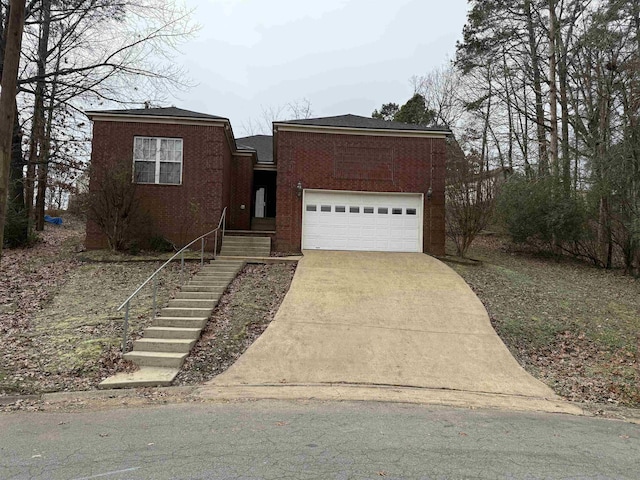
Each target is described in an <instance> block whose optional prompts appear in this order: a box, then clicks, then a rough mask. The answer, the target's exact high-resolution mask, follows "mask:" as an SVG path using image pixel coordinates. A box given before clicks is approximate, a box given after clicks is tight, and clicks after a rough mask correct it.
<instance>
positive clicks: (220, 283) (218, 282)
mask: <svg viewBox="0 0 640 480" xmlns="http://www.w3.org/2000/svg"><path fill="white" fill-rule="evenodd" d="M230 283H231V280H223V279H219V278H211V279H208V278H204V277H203V278H197V279H195V280H191V281H190V282H189V283H188V284H186V285H185V287H186V286H189V287H222V288H225V289H226V288H227V286H228V285H229V284H230Z"/></svg>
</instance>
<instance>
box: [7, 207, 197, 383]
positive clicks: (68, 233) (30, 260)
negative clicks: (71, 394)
mask: <svg viewBox="0 0 640 480" xmlns="http://www.w3.org/2000/svg"><path fill="white" fill-rule="evenodd" d="M65 220H66V221H65V223H64V224H63V225H62V226H55V225H47V226H46V230H45V232H44V233H43V234H42V235H41V241H40V242H39V243H37V244H36V245H35V246H34V247H33V248H30V249H13V250H7V251H6V252H5V256H4V258H3V260H2V269H1V270H0V285H2V287H0V288H1V289H2V290H1V295H0V299H1V300H0V343H1V344H2V345H3V349H2V363H1V364H0V395H9V394H13V395H15V394H39V393H43V392H53V391H65V390H84V389H89V388H95V386H96V385H97V383H98V382H99V381H100V380H102V379H103V378H105V377H106V376H109V375H110V374H112V373H114V372H115V371H120V370H123V369H127V368H130V366H129V365H127V364H126V363H125V362H124V361H123V360H122V358H121V354H120V344H121V341H122V334H123V319H124V310H122V311H120V312H118V311H117V308H118V307H119V306H120V304H121V303H122V302H123V301H124V300H125V299H126V298H127V297H128V296H129V295H130V294H131V293H132V292H133V291H134V290H135V288H136V287H137V286H138V285H140V284H141V283H142V282H143V281H144V280H145V279H146V278H147V277H148V276H149V275H150V274H151V273H153V272H154V270H155V269H157V268H158V266H160V265H161V263H162V262H161V261H139V260H140V258H137V257H129V258H127V257H123V258H118V261H115V262H114V261H107V262H105V263H92V262H86V261H82V260H81V258H82V256H83V254H82V253H80V254H78V253H76V250H79V249H80V248H79V245H80V244H81V242H82V240H83V237H84V228H83V227H84V226H83V222H80V221H78V220H75V219H73V218H68V219H65ZM142 260H145V258H144V257H143V258H142ZM196 269H197V264H194V263H193V262H187V263H186V267H185V272H186V273H185V275H189V274H190V273H191V272H193V271H195V270H196ZM180 279H181V273H180V265H179V263H176V264H172V265H171V266H170V267H168V268H167V269H166V270H165V271H163V273H162V274H161V275H160V277H159V282H158V296H157V302H158V305H159V306H161V305H162V304H164V303H166V302H167V301H168V300H169V298H170V297H171V296H172V294H173V293H174V292H175V291H176V290H177V285H179V283H180ZM152 292H153V290H152V288H151V287H145V288H144V289H143V290H142V291H141V292H140V294H139V295H138V296H137V297H136V298H135V299H134V300H133V301H132V302H131V311H130V323H129V329H128V332H129V345H130V344H131V342H132V340H133V339H135V338H137V337H138V336H139V335H140V333H141V331H142V330H143V329H144V327H145V326H146V325H147V324H148V323H149V322H150V321H151V317H152V305H153V303H152Z"/></svg>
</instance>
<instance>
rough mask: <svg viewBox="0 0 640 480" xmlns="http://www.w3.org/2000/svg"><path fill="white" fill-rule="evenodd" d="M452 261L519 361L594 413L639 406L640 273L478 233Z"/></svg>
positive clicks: (556, 389) (528, 369)
mask: <svg viewBox="0 0 640 480" xmlns="http://www.w3.org/2000/svg"><path fill="white" fill-rule="evenodd" d="M469 257H471V258H473V259H478V260H481V262H480V263H478V264H473V263H472V262H469V263H468V264H466V265H465V264H460V263H450V266H451V267H452V268H454V269H455V270H456V271H457V272H458V273H459V274H460V275H462V277H464V279H465V280H466V281H467V282H468V283H469V284H470V285H471V287H472V288H473V290H474V291H475V292H476V294H477V295H478V296H479V297H480V299H481V300H482V302H483V303H484V305H485V306H486V308H487V310H488V311H489V314H490V317H491V321H492V323H493V326H494V328H495V329H496V331H497V332H498V334H499V335H500V337H501V338H502V340H503V341H504V342H505V344H506V345H507V347H508V348H509V349H510V350H511V352H512V354H513V355H514V356H515V357H516V358H517V359H518V361H519V362H520V364H521V365H522V366H523V367H524V368H525V369H527V371H529V372H530V373H531V374H533V375H535V376H536V377H538V378H539V379H541V380H542V381H544V382H545V383H546V384H547V385H549V386H550V387H551V388H553V389H554V390H555V391H556V392H557V393H558V394H559V395H561V396H563V397H565V398H566V399H568V400H571V401H575V402H580V403H581V404H582V406H583V407H584V408H588V409H591V410H592V411H594V412H596V413H597V412H598V411H599V410H603V409H605V408H609V407H615V406H623V407H634V408H638V407H640V367H639V363H638V355H639V352H638V338H639V337H638V335H639V333H640V279H635V278H633V277H630V276H626V275H623V274H622V273H621V272H619V271H606V270H601V269H597V268H594V267H592V266H590V265H587V264H584V263H581V262H576V261H573V260H570V259H561V260H558V259H556V258H551V257H545V256H540V255H534V254H531V253H527V252H524V251H518V250H516V249H515V247H514V246H512V245H510V244H509V243H508V242H507V241H506V240H505V239H502V238H500V237H493V236H486V237H480V238H479V239H477V241H476V242H475V243H474V245H473V246H472V249H471V251H470V253H469Z"/></svg>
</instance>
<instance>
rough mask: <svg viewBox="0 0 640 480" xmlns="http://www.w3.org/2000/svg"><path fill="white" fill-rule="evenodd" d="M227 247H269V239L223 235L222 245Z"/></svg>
mask: <svg viewBox="0 0 640 480" xmlns="http://www.w3.org/2000/svg"><path fill="white" fill-rule="evenodd" d="M225 243H226V244H228V245H271V238H269V237H244V236H240V235H225V236H224V238H223V239H222V244H223V245H224V244H225Z"/></svg>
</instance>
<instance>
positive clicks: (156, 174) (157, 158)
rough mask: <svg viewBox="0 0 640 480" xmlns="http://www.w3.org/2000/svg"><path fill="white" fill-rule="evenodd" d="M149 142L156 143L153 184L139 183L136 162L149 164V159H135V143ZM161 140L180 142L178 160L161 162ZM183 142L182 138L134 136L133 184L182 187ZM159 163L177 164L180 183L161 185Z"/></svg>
mask: <svg viewBox="0 0 640 480" xmlns="http://www.w3.org/2000/svg"><path fill="white" fill-rule="evenodd" d="M144 140H151V141H155V142H156V151H155V171H154V181H153V182H141V181H138V180H137V179H136V162H151V160H150V159H146V158H136V143H137V142H138V141H144ZM162 140H173V141H177V142H180V160H167V159H164V160H162V159H161V158H160V153H161V152H160V145H161V142H162ZM183 160H184V141H183V139H182V138H174V137H141V136H134V137H133V165H132V166H133V174H132V176H133V182H134V183H139V184H142V185H182V173H183V170H184V162H183ZM161 163H179V164H180V181H179V182H178V183H163V182H160V164H161Z"/></svg>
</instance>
